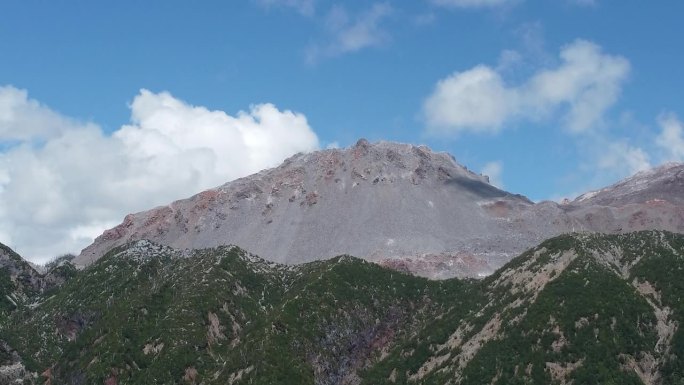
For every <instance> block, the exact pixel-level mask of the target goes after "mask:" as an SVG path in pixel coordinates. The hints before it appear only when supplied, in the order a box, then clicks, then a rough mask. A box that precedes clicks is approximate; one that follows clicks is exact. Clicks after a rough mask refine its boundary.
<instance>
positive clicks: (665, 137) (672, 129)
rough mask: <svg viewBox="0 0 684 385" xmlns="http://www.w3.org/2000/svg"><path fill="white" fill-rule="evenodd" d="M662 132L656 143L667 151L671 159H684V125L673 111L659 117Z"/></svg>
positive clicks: (666, 153) (666, 155) (667, 155)
mask: <svg viewBox="0 0 684 385" xmlns="http://www.w3.org/2000/svg"><path fill="white" fill-rule="evenodd" d="M658 124H659V125H660V128H661V132H660V134H659V135H658V136H657V137H656V144H657V145H658V146H659V147H660V148H661V149H662V150H664V152H665V158H666V159H667V160H670V161H679V162H681V161H684V125H682V122H681V121H680V120H679V119H678V118H677V116H676V115H675V114H673V113H666V114H663V115H661V116H660V117H659V118H658Z"/></svg>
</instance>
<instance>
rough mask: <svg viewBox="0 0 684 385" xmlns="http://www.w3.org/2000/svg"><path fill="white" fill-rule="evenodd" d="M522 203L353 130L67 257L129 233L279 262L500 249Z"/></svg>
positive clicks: (136, 220)
mask: <svg viewBox="0 0 684 385" xmlns="http://www.w3.org/2000/svg"><path fill="white" fill-rule="evenodd" d="M531 205H532V202H530V201H529V200H527V199H526V198H524V197H522V196H518V195H513V194H510V193H507V192H505V191H502V190H499V189H497V188H496V187H494V186H492V185H490V184H489V183H488V180H487V178H486V177H484V176H481V175H477V174H474V173H472V172H471V171H468V170H467V169H466V168H465V167H463V166H461V165H459V164H457V163H456V162H455V160H454V159H453V158H452V157H451V156H450V155H448V154H446V153H434V152H432V151H431V150H430V149H428V148H427V147H424V146H412V145H406V144H397V143H377V144H372V145H371V144H369V143H368V142H367V141H365V140H360V141H359V142H358V143H357V144H356V145H355V146H353V147H351V148H348V149H341V150H340V149H333V150H325V151H320V152H314V153H311V154H299V155H295V156H293V157H291V158H289V159H287V160H286V161H285V162H284V163H283V164H282V165H281V166H279V167H277V168H274V169H270V170H265V171H262V172H260V173H258V174H255V175H252V176H249V177H246V178H242V179H239V180H236V181H233V182H230V183H227V184H225V185H223V186H220V187H218V188H215V189H211V190H208V191H205V192H202V193H200V194H198V195H195V196H194V197H192V198H190V199H186V200H180V201H176V202H174V203H172V204H170V205H168V206H163V207H157V208H155V209H153V210H150V211H146V212H142V213H138V214H134V215H129V216H127V217H126V219H125V220H124V222H123V223H122V224H121V225H119V226H117V227H115V228H113V229H111V230H108V231H107V232H105V233H104V234H103V235H102V236H100V237H99V238H97V240H96V241H95V243H94V244H93V245H91V246H89V247H88V248H86V249H85V250H83V252H82V253H81V255H80V257H79V258H78V259H77V262H78V263H81V264H88V263H90V262H91V261H93V260H96V259H97V258H99V257H100V256H101V255H103V254H104V253H105V252H106V251H107V250H109V249H111V248H112V247H114V246H118V245H120V244H124V243H126V242H128V241H131V240H136V239H150V240H152V241H154V242H158V243H161V244H165V245H169V246H172V247H175V248H180V249H183V248H202V247H213V246H217V245H223V244H236V245H238V246H240V247H242V248H244V249H246V250H249V251H250V252H253V253H255V254H258V255H261V256H263V257H265V258H266V259H269V260H273V261H276V262H281V263H302V262H307V261H311V260H314V259H320V258H326V257H334V256H336V255H340V254H350V255H355V256H360V257H363V258H366V259H369V260H376V261H377V260H381V259H384V258H390V257H406V256H408V257H415V256H419V255H423V254H435V255H438V254H440V253H445V252H447V253H450V252H460V253H476V252H478V250H479V249H480V248H482V249H484V250H487V251H488V252H490V253H492V254H495V253H507V252H508V249H509V247H508V244H509V243H511V241H513V240H509V239H501V240H499V239H497V238H498V237H499V235H503V236H504V237H505V236H507V235H508V234H511V232H510V231H509V229H508V228H509V227H510V224H509V223H508V222H507V221H505V220H502V219H501V214H502V213H503V214H506V213H509V212H514V211H519V210H524V209H525V208H527V207H528V206H531ZM497 244H500V245H501V246H503V247H498V246H497ZM525 244H526V245H527V243H526V242H525ZM483 245H484V246H483ZM516 249H518V247H516ZM478 263H479V262H478ZM482 268H483V269H485V270H489V267H488V266H484V265H483V266H482ZM477 272H478V271H475V273H477Z"/></svg>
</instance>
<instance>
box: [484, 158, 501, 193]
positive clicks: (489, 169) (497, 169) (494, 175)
mask: <svg viewBox="0 0 684 385" xmlns="http://www.w3.org/2000/svg"><path fill="white" fill-rule="evenodd" d="M481 173H482V175H486V176H487V177H489V183H490V184H491V185H492V186H495V187H498V188H503V187H504V184H503V179H502V174H503V163H501V162H499V161H496V162H489V163H487V164H485V165H484V166H483V167H482V171H481Z"/></svg>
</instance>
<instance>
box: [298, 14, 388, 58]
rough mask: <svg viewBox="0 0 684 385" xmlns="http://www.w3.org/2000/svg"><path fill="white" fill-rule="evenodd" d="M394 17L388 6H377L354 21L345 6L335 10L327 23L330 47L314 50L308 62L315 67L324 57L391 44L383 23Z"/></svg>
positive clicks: (310, 50)
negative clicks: (391, 16) (388, 42)
mask: <svg viewBox="0 0 684 385" xmlns="http://www.w3.org/2000/svg"><path fill="white" fill-rule="evenodd" d="M391 13H392V6H391V5H390V4H389V3H388V2H382V3H375V4H373V5H372V6H371V7H370V8H369V9H367V10H366V11H364V12H362V13H360V14H359V15H358V16H356V18H352V17H350V15H349V13H348V12H347V11H346V9H345V8H343V7H342V6H335V7H333V8H332V9H331V10H330V12H329V14H328V16H327V19H326V27H327V29H328V31H329V33H330V35H331V39H330V41H329V42H328V43H326V44H323V45H321V44H316V45H312V46H310V47H309V49H308V50H307V61H308V62H309V63H315V62H316V61H317V60H319V59H320V58H322V57H333V56H339V55H343V54H346V53H351V52H356V51H359V50H361V49H364V48H367V47H373V46H377V45H380V44H382V43H384V42H386V41H388V40H389V34H388V33H387V31H385V29H383V28H382V26H381V23H382V21H383V20H384V19H386V18H387V17H388V16H389V15H390V14H391Z"/></svg>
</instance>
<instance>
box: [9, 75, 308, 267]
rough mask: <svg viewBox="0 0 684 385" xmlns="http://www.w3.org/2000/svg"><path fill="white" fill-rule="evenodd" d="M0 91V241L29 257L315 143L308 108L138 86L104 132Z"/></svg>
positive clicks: (71, 245) (73, 245)
mask: <svg viewBox="0 0 684 385" xmlns="http://www.w3.org/2000/svg"><path fill="white" fill-rule="evenodd" d="M0 95H1V96H0V119H1V123H0V124H1V126H0V132H2V136H0V143H2V144H4V145H5V147H6V149H5V150H3V151H2V152H0V236H2V239H0V242H3V243H6V244H8V245H10V246H12V247H14V248H16V249H17V250H18V251H19V252H20V253H21V254H23V255H26V256H27V257H31V258H33V260H44V259H46V258H49V257H53V256H55V254H57V253H62V252H74V251H76V252H78V251H80V249H81V248H82V247H84V246H86V245H87V244H88V243H89V242H91V241H92V238H93V237H94V236H96V235H98V234H99V233H101V232H102V230H104V229H105V228H108V227H111V226H112V225H115V224H116V223H119V222H120V221H121V220H122V218H123V216H124V215H125V214H126V213H129V212H135V211H140V210H144V209H148V208H151V207H154V206H156V205H160V204H166V203H168V202H170V201H172V200H174V199H178V198H183V197H187V196H189V195H191V194H194V193H197V192H198V191H201V190H203V189H206V188H210V187H213V186H216V185H219V184H222V183H225V182H227V181H229V180H232V179H235V178H238V177H242V176H245V175H248V174H250V173H254V172H256V171H259V170H261V169H263V168H266V167H270V166H275V165H277V164H278V163H279V162H281V161H282V160H283V159H284V158H286V157H287V156H289V155H291V154H293V153H296V152H299V151H311V150H314V149H317V148H318V147H319V143H318V139H317V137H316V134H315V133H314V132H313V131H312V130H311V128H310V127H309V125H308V123H307V120H306V117H305V116H303V115H301V114H299V113H295V112H292V111H288V110H284V111H283V110H279V109H278V108H276V107H275V106H273V105H271V104H258V105H254V106H252V107H251V108H250V109H249V111H241V112H238V113H237V114H236V115H235V116H231V115H229V114H227V113H225V112H223V111H211V110H208V109H206V108H204V107H198V106H192V105H189V104H187V103H185V102H183V101H181V100H178V99H176V98H174V97H173V96H172V95H171V94H169V93H166V92H162V93H153V92H150V91H147V90H142V91H140V94H138V95H137V96H136V97H135V98H134V100H133V102H132V103H131V105H130V108H131V122H130V124H128V125H124V126H122V127H121V128H120V129H119V130H117V131H116V132H114V133H113V134H111V135H107V134H105V133H103V131H102V130H101V128H100V127H98V126H97V125H95V124H87V123H81V122H77V121H75V120H73V119H69V118H66V117H64V116H62V115H60V114H59V113H57V112H55V111H53V110H51V109H49V108H48V107H46V106H43V105H41V104H40V103H38V102H37V101H35V100H32V99H29V98H28V97H27V94H26V92H25V91H22V90H17V89H16V88H13V87H0ZM27 115H28V116H27ZM8 143H9V144H8Z"/></svg>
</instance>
